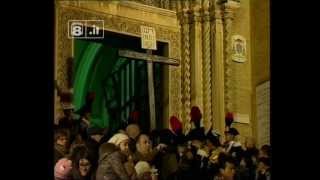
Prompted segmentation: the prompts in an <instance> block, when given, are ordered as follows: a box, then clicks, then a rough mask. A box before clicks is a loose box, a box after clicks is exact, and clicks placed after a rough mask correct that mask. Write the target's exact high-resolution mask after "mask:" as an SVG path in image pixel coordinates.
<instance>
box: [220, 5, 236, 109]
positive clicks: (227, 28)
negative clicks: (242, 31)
mask: <svg viewBox="0 0 320 180" xmlns="http://www.w3.org/2000/svg"><path fill="white" fill-rule="evenodd" d="M238 7H239V3H238V2H235V1H227V2H226V3H224V4H223V10H224V11H223V20H224V57H225V104H226V106H225V108H226V111H227V112H232V111H233V103H232V91H233V86H232V79H231V74H232V68H231V63H232V60H231V51H232V49H231V48H232V47H231V32H232V21H233V16H234V11H235V9H237V8H238Z"/></svg>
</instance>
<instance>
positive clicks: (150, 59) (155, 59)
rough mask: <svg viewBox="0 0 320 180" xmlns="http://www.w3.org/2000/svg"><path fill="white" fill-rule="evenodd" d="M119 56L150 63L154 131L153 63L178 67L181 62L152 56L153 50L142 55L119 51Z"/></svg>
mask: <svg viewBox="0 0 320 180" xmlns="http://www.w3.org/2000/svg"><path fill="white" fill-rule="evenodd" d="M118 54H119V56H121V57H126V58H129V59H132V60H145V61H147V63H148V69H147V71H148V92H149V108H150V128H151V129H152V130H153V129H155V128H156V118H155V96H154V84H153V63H154V62H157V63H162V64H168V65H173V66H178V65H179V61H178V60H177V59H173V58H168V57H164V56H157V55H152V50H151V49H147V53H140V52H135V51H131V50H119V52H118Z"/></svg>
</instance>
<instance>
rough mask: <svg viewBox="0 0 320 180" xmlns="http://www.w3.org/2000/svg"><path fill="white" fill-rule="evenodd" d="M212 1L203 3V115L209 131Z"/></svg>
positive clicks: (210, 115)
mask: <svg viewBox="0 0 320 180" xmlns="http://www.w3.org/2000/svg"><path fill="white" fill-rule="evenodd" d="M209 3H210V1H209V0H204V1H203V13H204V14H203V103H204V108H203V114H204V125H205V128H206V129H207V128H208V126H209V124H210V123H211V122H212V106H211V103H212V100H211V45H210V41H211V27H210V4H209Z"/></svg>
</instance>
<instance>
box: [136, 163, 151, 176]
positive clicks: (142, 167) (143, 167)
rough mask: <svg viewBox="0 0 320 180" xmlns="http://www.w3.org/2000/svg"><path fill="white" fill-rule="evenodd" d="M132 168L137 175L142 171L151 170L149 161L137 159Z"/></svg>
mask: <svg viewBox="0 0 320 180" xmlns="http://www.w3.org/2000/svg"><path fill="white" fill-rule="evenodd" d="M134 168H135V170H136V172H137V175H138V176H141V175H142V174H143V173H146V172H151V167H150V165H149V163H148V162H146V161H139V162H138V163H137V164H136V166H135V167H134Z"/></svg>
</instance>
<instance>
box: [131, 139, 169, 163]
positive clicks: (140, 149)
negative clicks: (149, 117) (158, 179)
mask: <svg viewBox="0 0 320 180" xmlns="http://www.w3.org/2000/svg"><path fill="white" fill-rule="evenodd" d="M165 147H166V145H165V144H159V145H158V146H157V147H155V148H152V145H151V141H150V138H149V136H148V135H146V134H140V135H139V137H138V140H137V143H136V148H137V150H136V152H135V153H134V154H133V155H132V158H133V161H134V162H135V163H137V162H138V161H147V162H148V163H150V164H153V163H154V162H153V161H154V158H155V156H156V155H157V154H158V153H159V152H160V151H161V150H162V149H163V148H165Z"/></svg>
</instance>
